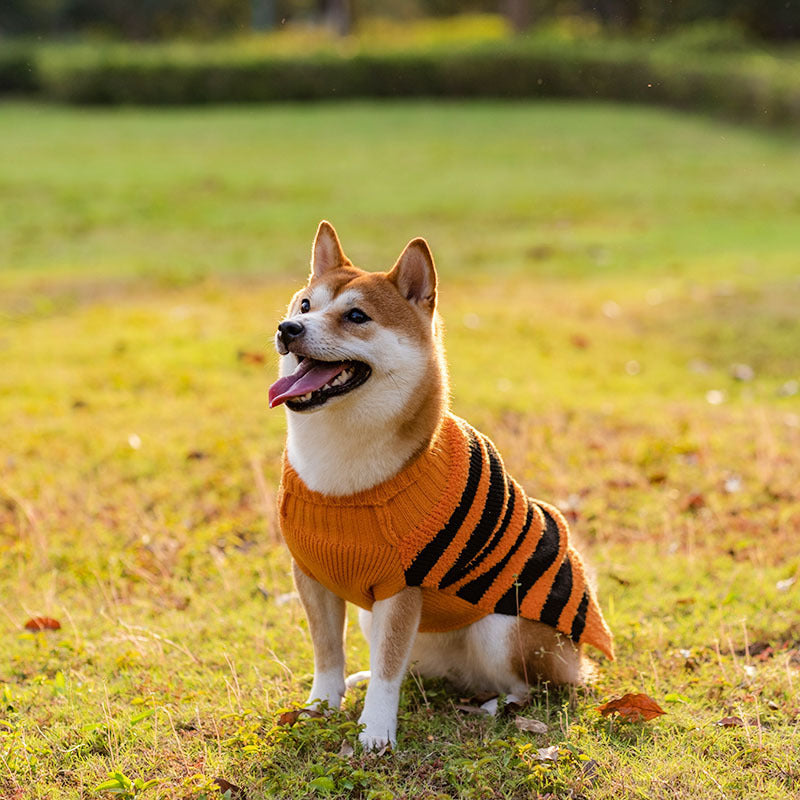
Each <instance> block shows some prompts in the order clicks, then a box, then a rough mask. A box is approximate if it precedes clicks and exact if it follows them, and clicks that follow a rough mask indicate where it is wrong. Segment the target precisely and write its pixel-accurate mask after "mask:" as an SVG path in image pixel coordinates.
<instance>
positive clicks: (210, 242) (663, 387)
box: [0, 103, 800, 800]
mask: <svg viewBox="0 0 800 800" xmlns="http://www.w3.org/2000/svg"><path fill="white" fill-rule="evenodd" d="M0 151H1V152H2V153H3V158H2V159H0V365H2V368H1V369H0V797H2V798H4V800H5V798H14V800H21V799H22V798H25V799H26V800H27V799H28V798H91V797H99V798H105V797H107V798H111V797H123V798H132V797H142V798H173V797H186V798H201V797H207V798H211V797H216V796H221V794H220V790H218V789H215V788H214V786H213V784H212V782H213V780H214V779H216V778H222V779H225V780H227V781H229V782H230V783H231V784H235V786H238V787H241V790H242V792H241V794H237V792H236V791H235V790H231V795H232V796H241V797H247V798H261V797H273V796H275V797H285V798H301V797H318V796H319V797H323V796H324V797H354V798H363V799H364V800H367V799H368V798H369V799H371V800H384V799H385V798H395V797H396V798H409V799H410V798H426V799H427V800H433V798H449V797H464V798H524V797H529V798H536V797H557V798H567V797H572V798H586V800H595V799H599V798H665V799H666V798H671V799H674V798H678V799H680V800H683V799H684V798H692V800H700V799H701V798H759V800H766V799H768V798H769V799H774V800H778V798H781V799H783V798H787V797H790V796H797V795H798V794H800V757H799V756H798V753H800V731H798V719H799V718H800V700H798V686H799V685H800V652H799V651H798V648H800V610H799V609H800V602H798V601H799V600H800V581H797V580H796V579H797V578H798V577H800V547H798V534H800V484H799V483H798V474H799V473H800V390H799V389H798V381H799V380H800V346H798V343H800V315H798V311H797V309H798V308H799V307H800V266H798V264H799V263H800V262H799V261H798V251H799V250H800V228H798V224H797V219H798V213H799V212H800V150H798V148H797V145H796V140H794V139H791V138H789V137H788V135H787V136H783V135H781V134H774V133H772V134H768V133H764V132H756V131H753V130H749V129H744V128H737V127H734V126H729V125H725V124H721V123H716V122H710V121H708V120H702V119H698V118H694V117H687V116H678V115H675V114H671V113H667V112H661V111H654V110H643V109H632V108H623V107H616V106H608V105H597V106H593V105H590V104H584V105H571V104H566V103H564V104H547V103H539V104H534V105H526V104H516V105H514V104H499V103H497V104H495V103H481V104H470V105H460V104H444V103H438V104H433V103H432V104H424V103H414V104H385V105H382V104H352V105H350V104H346V105H313V106H273V107H248V108H217V109H209V110H159V111H142V110H131V109H128V110H113V111H96V110H91V111H89V110H74V109H72V110H66V109H63V108H57V107H48V106H36V105H22V104H5V105H2V106H0ZM322 217H326V218H328V219H331V220H332V221H333V222H334V224H335V225H336V226H337V229H338V231H339V233H340V235H341V237H342V240H343V243H344V245H345V249H346V250H347V252H348V254H349V255H350V256H351V258H353V260H354V261H355V262H356V263H358V264H360V265H362V266H364V267H367V268H374V269H378V268H387V267H388V266H390V265H391V264H392V263H393V261H394V259H395V257H396V256H397V255H398V253H399V252H400V250H401V248H402V246H403V245H404V244H405V243H406V241H407V240H408V239H410V238H412V237H414V236H418V235H423V236H425V237H427V238H428V240H429V241H430V243H431V245H432V247H433V250H434V254H435V256H436V258H437V261H438V266H439V270H440V273H441V304H440V308H441V312H442V315H443V317H444V320H445V323H446V328H447V342H448V351H449V360H450V366H451V375H452V381H453V388H454V407H455V410H456V412H457V413H459V414H461V415H462V416H465V417H467V418H468V419H470V421H472V422H473V423H474V424H476V425H478V426H479V427H481V428H482V429H483V430H484V431H485V432H486V433H489V434H491V435H492V437H493V438H494V439H495V441H496V442H497V443H498V445H500V447H501V451H502V452H503V454H504V457H505V459H506V463H507V465H508V467H509V468H510V470H511V472H512V473H513V474H515V475H516V476H517V477H518V479H519V480H520V481H521V482H522V483H523V484H524V485H525V486H526V487H527V488H528V490H529V491H530V492H531V493H532V494H533V495H535V496H539V497H542V498H544V499H549V500H552V501H553V502H556V503H557V504H559V505H560V506H561V507H562V509H564V510H565V511H566V512H567V514H568V516H569V517H570V519H571V520H572V523H573V528H574V530H575V531H576V533H577V534H578V536H579V537H580V538H581V539H582V540H583V541H584V542H585V547H586V551H587V552H588V553H589V554H590V557H591V560H592V561H593V562H594V564H595V566H596V568H597V572H598V578H599V584H600V597H601V602H602V604H603V606H604V608H605V610H606V615H607V619H608V621H609V623H610V624H611V626H612V628H613V630H614V632H615V634H616V641H617V653H618V658H617V661H616V662H614V663H609V662H607V661H605V660H603V659H602V658H599V659H598V662H597V667H598V668H597V678H596V681H595V682H594V683H593V684H592V685H591V686H589V687H587V688H585V689H580V690H577V691H573V692H570V693H566V692H558V691H554V690H553V689H552V687H549V688H548V687H543V688H542V689H541V690H540V691H538V692H536V693H535V694H534V695H533V701H532V704H531V705H530V706H529V707H528V708H526V709H524V710H523V711H522V712H520V713H521V715H522V716H523V717H535V718H536V719H538V720H541V721H544V722H545V723H546V724H547V726H548V731H547V733H544V734H533V733H525V732H522V731H519V730H518V729H517V727H516V725H515V724H514V718H513V715H510V716H506V717H502V718H500V719H496V720H495V719H490V718H486V717H480V716H476V715H468V714H463V713H461V712H459V711H457V710H456V709H455V705H456V704H458V703H459V698H458V695H457V694H454V693H453V692H452V691H451V690H450V689H449V688H448V687H447V686H445V685H444V684H440V683H436V682H430V681H428V682H424V683H420V682H419V681H415V680H414V679H413V678H409V680H408V681H407V683H406V686H405V691H404V697H403V701H402V706H401V730H400V742H399V748H398V752H397V753H394V754H387V755H385V756H383V757H382V758H376V757H374V756H365V755H363V754H362V753H361V752H360V751H359V750H358V748H357V746H356V749H355V752H354V753H353V754H349V751H348V748H347V744H348V743H349V744H350V745H353V744H355V742H356V737H357V725H356V720H357V719H358V714H359V711H360V705H361V702H362V701H363V689H361V690H358V691H356V692H355V693H354V695H353V696H352V697H349V698H348V699H347V701H346V703H345V708H344V710H343V711H342V712H341V713H338V714H334V715H333V716H332V717H331V718H329V719H325V720H318V719H306V720H302V721H300V722H298V723H297V724H296V725H295V726H293V727H286V726H278V725H277V724H276V723H277V720H278V717H279V713H280V710H281V709H285V708H287V707H289V706H291V704H293V703H296V702H300V701H302V700H303V699H304V697H305V693H306V692H307V690H308V688H309V686H310V680H311V674H310V672H311V667H312V661H311V649H310V641H309V637H308V633H307V628H306V623H305V620H304V616H303V613H302V610H301V608H300V606H299V604H298V602H297V600H296V598H295V597H294V595H293V594H292V591H293V587H292V584H291V579H290V577H289V559H288V556H287V553H286V551H285V549H284V547H283V545H282V544H281V542H280V537H279V533H278V531H277V529H276V525H275V509H274V497H275V489H276V481H277V478H278V474H279V459H280V452H281V449H282V437H283V430H284V421H283V412H282V411H277V410H276V411H269V410H268V409H267V403H266V391H267V387H268V385H269V383H270V382H271V379H272V376H273V374H274V371H275V363H276V358H275V356H274V354H273V353H272V349H271V344H270V341H271V338H272V332H273V330H274V328H275V325H276V322H277V320H278V319H279V318H280V316H281V313H282V307H283V305H284V303H285V302H286V300H287V299H288V297H289V295H290V293H291V291H292V290H293V288H295V287H296V286H297V285H298V284H299V283H300V282H301V281H302V280H303V279H304V277H305V275H306V271H307V259H308V254H309V250H310V243H311V238H312V236H313V233H314V230H315V227H316V224H317V222H318V221H319V219H320V218H322ZM37 616H47V617H53V618H55V619H57V620H59V621H60V623H61V629H60V630H58V631H46V632H38V633H34V632H30V631H27V630H25V627H24V626H25V623H26V621H27V620H29V619H31V618H33V617H37ZM767 644H768V646H766V645H767ZM748 645H758V646H757V647H751V648H750V650H749V651H748V649H747V646H748ZM348 659H349V664H348V666H349V667H351V668H352V669H353V670H355V669H359V668H362V667H364V666H365V664H366V661H367V653H366V648H365V645H364V642H363V640H362V638H361V635H360V633H358V632H357V631H356V629H355V626H351V635H350V636H349V638H348ZM629 691H641V692H646V693H647V694H649V695H651V696H652V697H653V698H655V699H656V700H657V701H658V702H659V703H660V704H661V706H662V707H663V708H664V709H665V710H666V711H667V714H666V715H665V716H662V717H660V718H658V719H656V720H653V721H651V722H647V723H625V722H622V721H620V720H619V719H605V718H603V717H601V716H600V715H599V713H598V712H597V711H596V707H597V706H598V705H599V704H600V703H602V702H604V701H606V700H609V699H610V698H612V697H615V696H618V695H621V694H623V693H625V692H629ZM726 717H737V718H739V720H740V721H741V724H733V725H731V726H723V725H719V724H717V723H718V722H719V721H720V720H721V719H723V718H726ZM343 743H344V747H343ZM552 745H557V746H558V760H557V761H555V762H554V761H550V760H541V758H540V755H539V753H538V751H539V749H540V748H545V747H549V746H552ZM115 772H119V773H121V775H122V776H124V778H123V777H118V778H115V779H112V780H111V783H108V781H109V775H111V774H113V773H115ZM137 780H138V781H139V784H135V783H134V782H135V781H137ZM126 781H127V782H126ZM149 781H154V782H155V783H154V784H152V785H150V786H149V787H146V784H147V782H149ZM115 782H116V786H117V792H116V794H114V789H113V786H114V784H115ZM104 784H105V785H106V786H107V788H105V789H103V788H98V787H101V786H103V785H104ZM137 787H139V788H137ZM145 787H146V788H145Z"/></svg>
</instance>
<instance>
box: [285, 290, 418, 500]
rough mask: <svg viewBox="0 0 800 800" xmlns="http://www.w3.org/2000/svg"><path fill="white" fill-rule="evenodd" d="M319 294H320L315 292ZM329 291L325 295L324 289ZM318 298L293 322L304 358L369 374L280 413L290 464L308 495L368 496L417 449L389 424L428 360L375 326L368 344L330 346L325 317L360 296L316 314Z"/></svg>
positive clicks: (333, 342) (343, 298) (292, 360)
mask: <svg viewBox="0 0 800 800" xmlns="http://www.w3.org/2000/svg"><path fill="white" fill-rule="evenodd" d="M315 288H324V287H315ZM326 291H327V290H326ZM323 299H324V295H323V293H322V292H317V293H315V294H313V295H312V297H311V300H312V309H314V310H312V311H310V312H308V313H306V314H297V315H295V316H294V317H291V319H295V320H297V321H298V322H302V323H303V326H304V327H305V329H306V333H305V334H304V336H303V353H304V354H306V355H309V356H312V357H315V358H319V359H322V360H325V361H346V360H353V361H363V362H364V363H366V364H369V366H370V367H371V368H372V374H371V375H370V377H369V378H368V380H367V381H366V383H364V384H363V385H362V386H359V387H357V388H356V389H354V390H353V391H352V392H349V393H347V394H344V395H340V396H338V397H332V398H331V399H330V400H328V401H327V402H326V403H325V404H324V405H323V406H319V407H317V408H316V409H310V410H309V411H305V412H300V413H298V412H295V411H292V410H290V409H289V408H287V409H286V417H287V427H288V433H287V440H286V451H287V454H288V457H289V463H290V464H291V465H292V467H293V468H294V470H295V471H296V472H297V474H298V475H299V476H300V478H302V480H303V482H304V483H305V484H306V486H308V487H309V488H310V489H312V490H313V491H316V492H322V493H323V494H329V495H344V494H352V493H353V492H358V491H362V490H364V489H369V488H371V487H372V486H375V485H377V484H378V483H381V482H382V481H385V480H387V479H388V478H390V477H392V476H393V475H395V474H396V473H397V472H399V471H400V469H401V468H402V467H403V465H404V464H405V463H406V462H407V461H408V460H409V458H410V457H411V456H412V455H413V454H414V453H415V452H416V451H417V450H418V449H419V447H420V445H421V442H418V441H415V440H413V439H408V438H404V437H401V436H400V435H398V432H397V430H396V428H395V427H394V426H393V425H392V424H391V420H392V419H395V418H397V417H398V416H399V415H400V414H402V412H403V410H404V409H405V408H406V406H407V405H408V403H409V400H410V399H411V397H412V396H413V394H414V392H416V391H418V390H419V389H420V387H421V384H422V381H423V380H424V378H425V375H426V372H427V368H428V363H429V359H428V354H427V352H425V351H423V350H422V348H420V346H419V345H418V344H415V343H414V342H413V341H412V340H410V339H408V338H407V337H405V336H403V335H402V334H400V333H398V332H397V331H394V330H391V329H389V328H383V327H379V326H378V324H377V323H375V322H370V323H367V324H368V325H371V326H374V327H373V329H372V330H371V331H370V334H371V335H370V336H369V338H367V339H359V338H356V337H349V338H347V339H346V340H341V338H340V339H333V338H332V337H331V336H330V334H329V332H328V330H327V325H326V317H327V316H328V315H330V314H337V313H342V314H344V313H345V312H346V311H347V310H349V309H350V308H352V307H353V306H357V305H358V301H359V297H358V293H357V292H354V291H346V292H343V293H342V295H340V296H339V297H337V298H336V299H335V300H334V301H331V300H330V298H328V303H327V305H323V306H322V307H321V308H319V309H318V310H317V304H318V303H320V302H321V301H322V300H323ZM297 363H298V362H297V357H296V356H295V355H294V354H292V353H289V354H287V355H284V356H283V357H282V358H281V364H280V374H281V375H282V376H283V375H289V374H291V373H292V372H293V371H294V370H295V368H296V367H297Z"/></svg>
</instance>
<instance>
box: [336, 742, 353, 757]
mask: <svg viewBox="0 0 800 800" xmlns="http://www.w3.org/2000/svg"><path fill="white" fill-rule="evenodd" d="M354 752H355V751H354V750H353V745H351V744H350V742H348V741H347V739H345V740H344V741H343V742H342V746H341V747H340V748H339V755H340V756H341V757H342V758H350V756H352V755H353V753H354Z"/></svg>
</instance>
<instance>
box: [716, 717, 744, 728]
mask: <svg viewBox="0 0 800 800" xmlns="http://www.w3.org/2000/svg"><path fill="white" fill-rule="evenodd" d="M714 724H715V725H718V726H719V727H720V728H743V727H744V721H743V720H742V718H741V717H723V718H722V719H720V720H717V721H716V722H715V723H714Z"/></svg>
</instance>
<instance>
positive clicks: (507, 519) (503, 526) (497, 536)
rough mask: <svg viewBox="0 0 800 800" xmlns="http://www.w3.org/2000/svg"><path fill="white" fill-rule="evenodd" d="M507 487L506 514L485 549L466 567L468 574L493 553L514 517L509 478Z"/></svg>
mask: <svg viewBox="0 0 800 800" xmlns="http://www.w3.org/2000/svg"><path fill="white" fill-rule="evenodd" d="M507 485H508V503H507V504H506V513H505V516H504V517H503V521H502V522H501V523H500V527H499V528H498V529H497V530H496V531H495V532H494V535H493V536H492V538H491V539H490V540H489V543H488V544H487V545H486V547H484V548H483V550H481V551H480V553H478V555H477V556H476V557H475V558H474V559H473V560H472V562H471V563H470V564H468V565H467V571H469V572H474V571H475V570H476V569H477V568H478V567H479V566H480V565H481V564H482V563H483V562H484V561H485V560H486V558H487V556H489V555H491V554H492V553H493V552H494V550H495V548H496V547H497V545H498V544H500V542H501V541H502V540H503V536H504V535H505V532H506V531H507V530H508V526H509V524H510V523H511V517H513V516H514V507H515V505H516V499H517V492H516V489H515V488H514V484H513V482H512V481H511V478H508V481H507Z"/></svg>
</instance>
